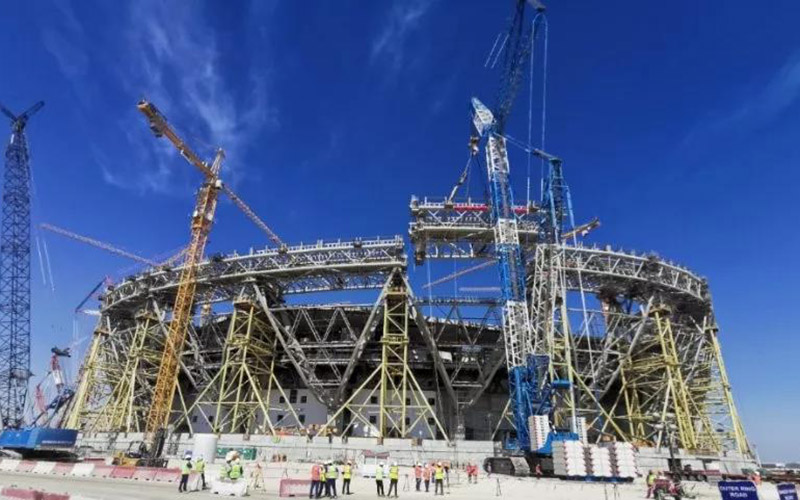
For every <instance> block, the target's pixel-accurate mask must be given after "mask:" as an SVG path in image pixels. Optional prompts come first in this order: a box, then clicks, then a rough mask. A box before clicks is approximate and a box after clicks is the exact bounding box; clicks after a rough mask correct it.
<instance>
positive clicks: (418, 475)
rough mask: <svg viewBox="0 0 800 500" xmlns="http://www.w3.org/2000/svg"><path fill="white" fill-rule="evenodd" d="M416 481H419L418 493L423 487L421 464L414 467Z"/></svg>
mask: <svg viewBox="0 0 800 500" xmlns="http://www.w3.org/2000/svg"><path fill="white" fill-rule="evenodd" d="M414 479H416V480H417V491H420V486H421V485H422V464H421V463H419V462H417V465H415V466H414Z"/></svg>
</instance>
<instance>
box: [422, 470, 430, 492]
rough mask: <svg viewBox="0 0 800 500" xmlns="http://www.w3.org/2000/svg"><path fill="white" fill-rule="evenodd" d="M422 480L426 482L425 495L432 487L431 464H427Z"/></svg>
mask: <svg viewBox="0 0 800 500" xmlns="http://www.w3.org/2000/svg"><path fill="white" fill-rule="evenodd" d="M422 479H423V481H425V493H427V492H428V491H429V490H428V488H429V487H430V485H431V464H425V467H423V469H422Z"/></svg>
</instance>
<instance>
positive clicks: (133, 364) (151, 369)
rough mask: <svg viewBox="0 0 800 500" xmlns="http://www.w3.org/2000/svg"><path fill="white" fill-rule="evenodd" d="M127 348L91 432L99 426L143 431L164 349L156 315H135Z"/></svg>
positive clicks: (148, 312) (140, 312) (150, 312)
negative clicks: (134, 322)
mask: <svg viewBox="0 0 800 500" xmlns="http://www.w3.org/2000/svg"><path fill="white" fill-rule="evenodd" d="M129 345H130V349H129V351H128V353H127V356H126V359H125V361H124V363H123V365H122V372H121V376H120V377H119V380H118V381H117V383H116V384H114V386H113V389H112V391H111V394H110V396H109V398H108V400H107V401H106V404H105V405H104V406H103V407H102V408H101V409H100V411H99V415H98V418H96V419H95V421H94V422H93V424H92V426H91V427H90V429H92V430H95V429H96V428H97V426H98V424H100V426H101V427H102V428H104V429H108V430H114V431H122V432H142V431H144V428H143V425H142V424H143V422H144V420H145V419H146V418H147V412H148V411H149V410H150V404H149V396H150V394H151V393H152V390H153V386H154V384H155V379H156V376H157V375H158V363H159V361H160V359H161V351H162V349H163V345H164V335H163V333H162V332H161V322H160V320H159V318H158V316H157V315H156V313H155V312H153V311H150V310H147V309H144V310H141V311H139V312H138V313H137V314H136V326H135V328H134V330H133V335H132V337H131V338H130V344H129Z"/></svg>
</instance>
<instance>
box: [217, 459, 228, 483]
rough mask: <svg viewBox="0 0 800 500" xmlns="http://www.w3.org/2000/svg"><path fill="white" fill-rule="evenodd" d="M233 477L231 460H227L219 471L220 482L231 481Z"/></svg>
mask: <svg viewBox="0 0 800 500" xmlns="http://www.w3.org/2000/svg"><path fill="white" fill-rule="evenodd" d="M230 475H231V462H230V461H229V460H225V463H224V464H223V465H222V467H220V469H219V480H220V481H223V482H224V481H227V480H228V479H230Z"/></svg>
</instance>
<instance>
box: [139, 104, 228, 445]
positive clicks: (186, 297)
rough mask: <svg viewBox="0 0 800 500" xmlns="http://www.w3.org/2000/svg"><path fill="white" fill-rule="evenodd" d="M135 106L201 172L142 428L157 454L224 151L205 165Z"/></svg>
mask: <svg viewBox="0 0 800 500" xmlns="http://www.w3.org/2000/svg"><path fill="white" fill-rule="evenodd" d="M137 107H138V108H139V111H141V112H142V113H143V114H144V115H145V116H146V117H147V120H148V122H149V123H150V128H151V130H152V131H153V133H154V134H155V135H156V137H162V136H165V137H167V139H169V141H170V142H172V144H173V145H174V146H175V147H176V148H177V149H178V151H180V153H181V156H183V157H184V158H185V159H186V160H187V161H188V162H189V163H191V164H192V165H194V166H195V167H196V168H197V169H198V170H200V171H201V172H202V173H203V175H204V180H203V185H202V187H201V188H200V190H199V191H198V193H197V200H196V202H195V208H194V212H193V213H192V222H191V242H190V243H189V247H188V248H187V251H186V254H185V257H184V262H183V267H182V269H181V275H180V280H179V283H178V291H177V294H176V297H175V305H174V306H173V309H172V321H171V322H170V325H169V331H168V333H167V338H166V342H165V343H164V351H163V353H162V356H161V362H160V364H159V370H158V376H157V377H156V386H155V389H154V391H153V399H152V404H151V407H150V413H149V414H148V416H147V426H146V431H147V433H148V436H149V440H150V450H149V452H150V456H151V457H158V456H160V455H161V451H162V448H163V445H164V439H165V438H166V427H167V423H168V420H169V414H170V410H171V409H172V401H173V399H174V397H175V390H176V387H177V384H178V373H179V370H180V356H181V352H182V351H183V346H184V343H185V341H186V333H187V330H188V328H189V324H190V322H191V320H192V306H193V304H194V297H195V290H196V288H197V282H196V275H197V265H198V264H199V263H200V262H201V261H202V260H203V253H204V251H205V248H206V243H207V242H208V235H209V232H210V231H211V226H212V224H213V222H214V213H215V211H216V207H217V198H218V194H219V190H220V188H221V187H222V182H221V181H220V179H219V171H220V168H221V167H222V160H223V159H224V157H225V153H224V151H223V150H222V149H217V152H216V154H215V156H214V160H213V161H212V162H211V164H210V165H209V164H208V163H206V162H205V161H203V160H202V159H200V156H198V155H197V154H196V153H195V152H194V151H193V150H192V149H191V148H189V146H188V145H187V144H186V143H185V142H184V141H183V139H181V138H180V137H179V136H178V135H177V134H176V133H175V131H174V130H173V129H172V128H171V127H170V126H169V124H168V123H167V120H166V118H164V116H163V115H162V114H161V112H160V111H159V110H158V108H156V107H155V106H154V105H153V104H152V103H150V102H147V101H141V102H139V104H138V105H137Z"/></svg>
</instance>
